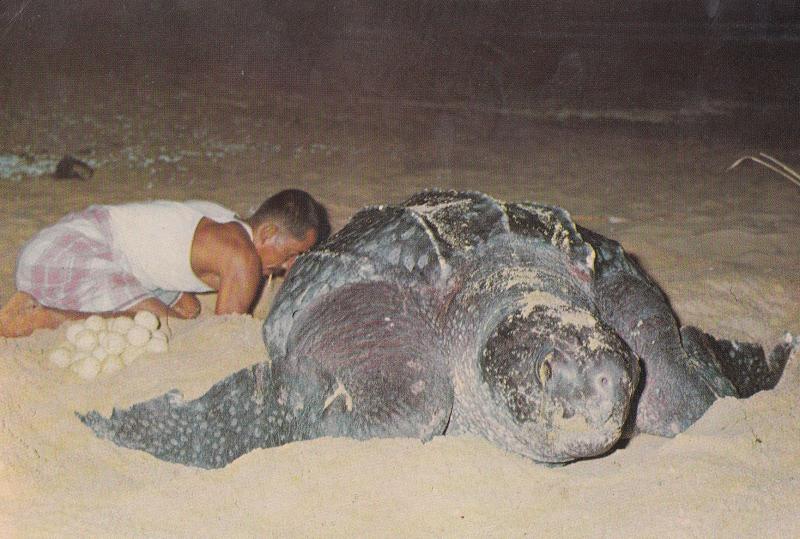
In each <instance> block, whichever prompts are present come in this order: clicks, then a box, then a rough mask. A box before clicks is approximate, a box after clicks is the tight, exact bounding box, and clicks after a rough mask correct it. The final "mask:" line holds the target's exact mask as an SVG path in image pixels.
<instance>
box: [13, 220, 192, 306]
mask: <svg viewBox="0 0 800 539" xmlns="http://www.w3.org/2000/svg"><path fill="white" fill-rule="evenodd" d="M129 268H130V266H129V265H128V261H127V259H126V258H125V255H124V254H123V253H121V252H120V251H119V250H117V249H114V242H113V238H112V234H111V227H110V220H109V215H108V209H107V208H106V207H104V206H90V207H89V208H87V209H86V210H84V211H82V212H80V213H71V214H69V215H67V216H66V217H64V218H63V219H61V220H60V221H59V222H57V223H56V224H54V225H53V226H50V227H48V228H45V229H44V230H42V231H41V232H39V233H38V234H36V235H35V236H34V237H33V238H31V239H30V240H29V241H28V243H26V244H25V245H24V246H23V247H22V250H21V252H20V254H19V257H18V258H17V269H16V286H17V290H19V291H21V292H27V293H28V294H30V295H32V296H33V297H34V298H36V300H38V301H39V303H41V304H42V305H45V306H47V307H53V308H56V309H63V310H70V311H81V312H87V313H97V312H110V311H124V310H126V309H128V308H130V307H131V306H133V305H135V304H136V303H139V302H140V301H142V300H144V299H146V298H149V297H159V291H154V290H147V289H146V288H144V287H143V286H142V285H141V283H140V282H139V281H138V280H137V279H136V278H135V277H134V276H133V275H132V274H131V272H130V269H129ZM168 295H169V299H167V301H166V303H167V304H171V303H174V301H175V300H176V299H177V297H178V295H179V293H168ZM159 299H162V298H161V297H159Z"/></svg>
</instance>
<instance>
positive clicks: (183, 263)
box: [106, 200, 253, 292]
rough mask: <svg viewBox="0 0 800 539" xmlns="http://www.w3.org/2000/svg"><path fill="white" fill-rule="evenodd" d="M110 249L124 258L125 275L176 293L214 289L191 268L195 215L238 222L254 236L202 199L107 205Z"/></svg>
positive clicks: (231, 215)
mask: <svg viewBox="0 0 800 539" xmlns="http://www.w3.org/2000/svg"><path fill="white" fill-rule="evenodd" d="M106 207H107V208H108V212H109V217H110V221H111V233H112V237H113V241H114V247H115V249H118V250H119V251H120V252H121V253H122V254H123V255H125V258H127V261H128V264H129V268H128V270H129V271H130V273H131V274H132V275H133V276H134V277H136V278H137V279H138V280H139V282H140V283H142V285H143V286H144V287H145V288H148V289H151V290H154V289H156V288H160V289H162V290H176V291H181V292H210V291H211V290H213V289H212V288H210V287H209V286H208V285H206V284H205V283H204V282H203V281H201V280H200V279H199V278H198V277H197V275H195V274H194V272H193V271H192V265H191V249H192V241H193V239H194V232H195V229H196V228H197V224H198V223H199V222H200V219H202V218H203V217H207V218H208V219H211V220H212V221H216V222H218V223H229V222H231V221H234V222H237V223H239V224H240V225H242V226H243V227H244V229H245V230H246V231H247V233H248V234H249V235H250V239H251V240H252V239H253V230H252V229H251V228H250V226H249V225H248V224H247V223H244V222H243V221H242V220H241V219H240V218H239V217H238V216H237V215H236V214H235V213H234V212H232V211H230V210H228V209H226V208H224V207H222V206H220V205H219V204H214V203H213V202H206V201H203V200H188V201H186V202H173V201H169V200H155V201H152V202H133V203H130V204H121V205H118V206H106Z"/></svg>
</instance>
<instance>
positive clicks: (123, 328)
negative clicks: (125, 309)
mask: <svg viewBox="0 0 800 539" xmlns="http://www.w3.org/2000/svg"><path fill="white" fill-rule="evenodd" d="M132 327H133V318H131V317H130V316H119V317H117V318H114V319H113V320H111V323H110V324H109V325H108V329H109V330H110V331H114V332H116V333H121V334H122V335H125V334H126V333H128V330H129V329H131V328H132Z"/></svg>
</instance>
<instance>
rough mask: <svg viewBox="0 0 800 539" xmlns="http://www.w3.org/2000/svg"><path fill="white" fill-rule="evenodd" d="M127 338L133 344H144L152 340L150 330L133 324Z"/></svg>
mask: <svg viewBox="0 0 800 539" xmlns="http://www.w3.org/2000/svg"><path fill="white" fill-rule="evenodd" d="M127 338H128V342H129V343H131V344H132V345H133V346H144V345H145V344H147V343H148V342H150V330H149V329H147V328H145V327H142V326H133V327H132V328H131V329H129V330H128V334H127Z"/></svg>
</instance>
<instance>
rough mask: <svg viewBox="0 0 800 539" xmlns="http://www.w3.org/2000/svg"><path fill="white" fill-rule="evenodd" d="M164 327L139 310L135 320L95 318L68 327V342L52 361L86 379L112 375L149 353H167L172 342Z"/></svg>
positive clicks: (60, 346)
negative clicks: (162, 328)
mask: <svg viewBox="0 0 800 539" xmlns="http://www.w3.org/2000/svg"><path fill="white" fill-rule="evenodd" d="M160 326H161V322H160V321H159V319H158V317H157V316H156V315H154V314H153V313H151V312H148V311H139V312H138V313H136V316H135V317H134V318H131V317H129V316H120V317H117V318H109V319H108V320H106V319H105V318H102V317H100V316H97V315H92V316H90V317H89V318H87V319H86V320H84V321H83V322H77V323H75V324H72V325H70V326H69V327H67V341H66V342H65V343H62V344H60V345H59V346H58V347H56V348H55V349H53V350H52V351H51V352H50V354H49V355H48V358H49V359H50V361H52V362H53V363H55V364H56V365H58V366H59V367H62V368H65V367H69V368H70V369H71V370H72V371H73V372H75V374H77V375H78V376H80V377H81V378H83V379H84V380H92V379H94V378H95V377H96V376H97V375H98V374H100V373H103V374H111V373H113V372H116V371H118V370H120V369H121V368H122V367H123V366H127V365H130V364H131V363H133V362H134V361H135V360H136V359H137V358H138V357H139V356H141V355H142V354H144V353H145V352H150V353H153V354H161V353H163V352H166V351H167V349H168V339H167V335H166V333H164V332H163V331H162V330H160V329H159V327H160Z"/></svg>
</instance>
